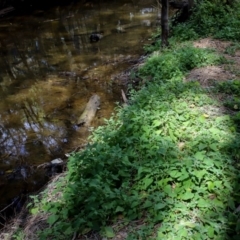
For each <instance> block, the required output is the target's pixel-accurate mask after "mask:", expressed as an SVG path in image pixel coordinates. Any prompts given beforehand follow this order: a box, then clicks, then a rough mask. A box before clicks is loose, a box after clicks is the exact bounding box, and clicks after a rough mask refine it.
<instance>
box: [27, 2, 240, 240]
mask: <svg viewBox="0 0 240 240" xmlns="http://www.w3.org/2000/svg"><path fill="white" fill-rule="evenodd" d="M204 4H206V6H207V7H206V6H205V5H204ZM204 4H203V5H201V7H200V10H201V11H202V17H203V19H202V20H201V22H200V23H201V24H202V25H200V26H201V27H200V28H199V27H198V28H197V27H196V26H199V22H198V24H197V25H196V26H195V25H194V23H196V21H197V19H199V15H198V14H199V12H198V11H196V12H195V15H194V16H195V17H194V16H193V18H192V19H191V20H190V22H188V23H186V24H182V25H179V26H177V27H176V28H175V29H174V31H173V32H174V33H175V34H177V35H174V36H173V37H172V39H171V41H170V42H171V46H170V48H168V49H165V50H162V51H161V52H155V53H153V54H152V55H151V56H150V57H149V58H148V60H147V61H146V62H145V64H144V65H143V66H142V67H141V68H140V69H139V71H138V72H137V73H135V74H136V75H137V76H138V77H139V78H141V79H142V81H143V82H144V83H145V84H144V85H143V86H142V87H141V89H140V90H138V91H135V90H134V89H132V90H131V94H130V95H131V97H130V101H129V105H128V106H127V107H124V108H122V107H120V106H119V107H118V108H117V109H116V113H115V114H114V115H113V117H112V118H111V119H109V120H106V125H105V126H102V127H99V128H98V129H96V130H95V131H94V132H93V135H92V136H91V143H90V144H89V145H88V147H87V148H86V149H85V150H84V151H82V152H79V153H75V154H72V155H71V157H70V158H69V164H68V172H67V175H66V177H65V178H63V180H62V181H60V182H59V183H58V185H57V186H56V190H55V192H59V191H61V192H62V195H61V197H60V198H59V197H58V198H56V199H54V198H51V201H48V199H49V196H47V195H49V193H48V192H46V193H45V194H46V195H45V197H44V198H43V199H42V201H40V202H37V201H36V200H35V204H34V205H31V206H30V210H31V212H32V213H33V214H35V213H39V212H44V211H47V212H50V213H51V215H50V217H49V219H48V223H49V224H50V227H47V228H45V229H44V231H42V232H41V233H40V237H39V238H40V239H59V240H60V239H70V238H71V237H72V236H73V235H74V233H76V232H77V233H79V234H80V235H81V234H83V235H84V234H86V235H87V234H89V235H87V239H91V238H90V236H91V233H92V232H93V231H95V232H96V231H97V232H100V235H102V236H105V237H106V238H114V237H115V236H116V235H117V234H118V232H119V231H121V230H122V229H124V231H125V232H126V233H127V235H126V236H125V238H124V239H161V240H164V239H167V240H169V239H174V240H176V239H239V238H240V235H239V231H240V223H239V212H240V210H239V204H240V191H239V190H240V185H239V181H240V174H239V167H240V165H239V160H240V152H239V147H240V132H239V124H240V115H239V108H240V100H239V99H240V83H239V79H226V81H224V82H213V83H212V84H211V86H210V87H204V88H203V87H202V86H201V84H200V83H199V82H198V81H194V79H192V81H186V80H185V77H186V74H187V73H188V72H189V71H190V70H192V69H194V68H199V67H203V66H208V65H221V64H225V63H226V62H227V60H226V59H225V58H224V57H223V56H221V55H219V54H218V53H216V52H214V51H213V50H211V49H200V48H195V47H194V46H193V45H192V44H191V42H184V41H183V39H184V40H189V39H190V38H192V37H194V38H196V37H199V36H202V35H209V34H211V33H216V34H215V36H216V37H223V36H224V38H225V39H231V40H232V39H237V38H238V36H239V35H238V34H239V30H238V29H237V28H236V25H235V24H236V23H239V21H240V19H239V12H240V9H239V8H237V5H236V8H235V13H233V11H232V10H231V9H230V8H229V7H227V8H224V7H223V6H222V7H219V6H217V5H214V4H213V3H210V2H208V1H205V2H204ZM209 6H211V8H210V7H209ZM203 9H204V10H205V11H203ZM209 9H210V10H211V11H210V10H209ZM230 10H231V11H230ZM215 11H216V13H215ZM236 12H237V13H238V14H237V13H236ZM219 14H221V16H224V19H225V20H227V19H228V17H230V16H231V18H233V19H232V20H231V21H230V20H229V21H222V20H219V21H218V19H219V16H220V15H219ZM217 23H219V26H218V24H217ZM224 24H225V25H224ZM231 24H232V25H231ZM186 26H187V29H188V30H189V31H188V33H191V34H192V33H194V34H192V35H191V36H190V35H188V33H187V34H186V33H184V29H186ZM213 26H214V29H213V30H211V31H208V30H209V28H210V29H211V28H212V27H213ZM216 26H218V28H217V27H216ZM229 27H231V31H230V33H231V34H230V33H229ZM184 34H185V35H184ZM186 35H187V36H186ZM182 36H183V37H182ZM184 36H185V37H184ZM179 40H181V42H179ZM176 41H178V42H177V43H176ZM219 95H221V96H224V97H223V98H222V101H219V97H218V96H219ZM43 195H44V194H43ZM77 235H78V234H77ZM116 239H117V238H116Z"/></svg>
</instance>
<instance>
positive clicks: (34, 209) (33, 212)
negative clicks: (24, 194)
mask: <svg viewBox="0 0 240 240" xmlns="http://www.w3.org/2000/svg"><path fill="white" fill-rule="evenodd" d="M30 211H31V213H32V214H33V215H35V214H37V213H38V212H39V209H38V208H32V209H31V210H30Z"/></svg>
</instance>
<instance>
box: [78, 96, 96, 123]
mask: <svg viewBox="0 0 240 240" xmlns="http://www.w3.org/2000/svg"><path fill="white" fill-rule="evenodd" d="M99 106H100V97H99V96H98V95H97V94H94V95H93V96H92V97H91V98H90V99H89V101H88V103H87V105H86V107H85V109H84V111H83V113H82V115H81V116H80V118H79V119H78V121H77V125H78V126H82V125H84V126H89V125H90V124H91V121H92V120H93V118H94V117H95V115H96V112H97V110H98V108H99Z"/></svg>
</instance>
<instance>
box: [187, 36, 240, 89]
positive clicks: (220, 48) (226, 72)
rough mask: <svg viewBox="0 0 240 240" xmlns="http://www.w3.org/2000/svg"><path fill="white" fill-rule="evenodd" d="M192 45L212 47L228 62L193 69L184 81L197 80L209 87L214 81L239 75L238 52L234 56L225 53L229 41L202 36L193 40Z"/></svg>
mask: <svg viewBox="0 0 240 240" xmlns="http://www.w3.org/2000/svg"><path fill="white" fill-rule="evenodd" d="M193 45H194V47H198V48H211V49H214V50H216V51H217V52H218V53H219V54H222V55H223V57H225V58H226V59H227V60H229V61H230V62H229V64H223V65H221V66H206V67H202V68H196V69H193V70H192V71H190V73H189V74H188V76H187V77H186V81H193V80H197V81H199V82H200V84H201V85H202V86H203V87H209V86H211V85H212V84H213V83H214V82H215V81H226V80H231V79H236V78H237V77H238V76H240V71H237V70H238V68H239V66H240V53H239V54H238V52H236V53H235V55H234V56H231V55H229V54H227V53H226V49H227V47H229V46H231V42H229V41H221V40H216V39H211V38H204V39H201V40H198V41H195V42H194V44H193Z"/></svg>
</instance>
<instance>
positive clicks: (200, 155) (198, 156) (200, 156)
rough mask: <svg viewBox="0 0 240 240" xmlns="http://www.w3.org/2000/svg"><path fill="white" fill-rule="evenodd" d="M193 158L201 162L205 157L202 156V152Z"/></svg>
mask: <svg viewBox="0 0 240 240" xmlns="http://www.w3.org/2000/svg"><path fill="white" fill-rule="evenodd" d="M194 157H195V158H196V159H198V160H203V159H204V157H205V155H204V153H203V152H197V153H196V154H195V155H194Z"/></svg>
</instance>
